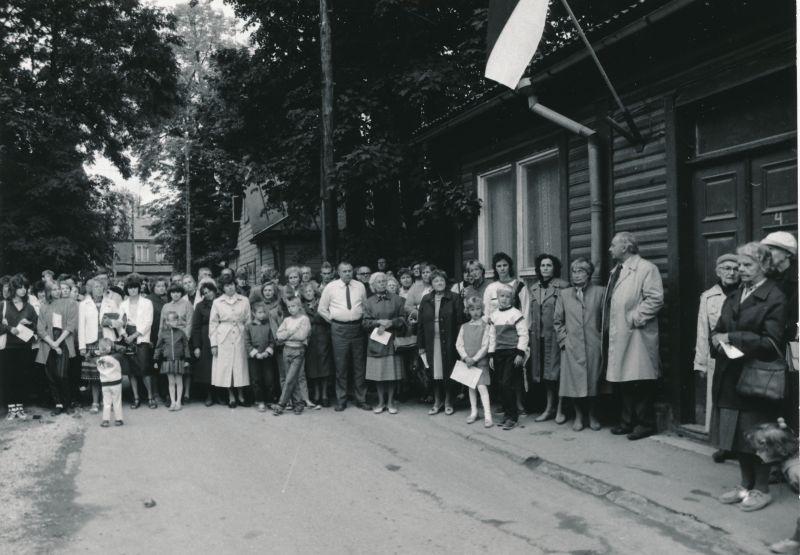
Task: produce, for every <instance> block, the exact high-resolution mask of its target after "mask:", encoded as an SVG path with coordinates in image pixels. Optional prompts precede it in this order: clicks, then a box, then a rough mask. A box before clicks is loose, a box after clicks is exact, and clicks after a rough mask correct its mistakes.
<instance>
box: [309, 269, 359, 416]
mask: <svg viewBox="0 0 800 555" xmlns="http://www.w3.org/2000/svg"><path fill="white" fill-rule="evenodd" d="M366 300H367V290H366V289H365V288H364V285H363V284H362V283H361V282H359V281H357V280H354V279H353V265H352V264H350V263H349V262H340V263H339V279H336V280H334V281H332V282H330V283H329V284H328V285H326V286H325V289H323V290H322V296H321V297H320V300H319V309H318V310H319V314H320V315H321V316H322V317H323V318H325V320H327V321H328V322H330V324H331V343H332V346H333V361H334V364H335V365H336V409H335V410H337V411H342V410H344V409H345V408H347V372H348V370H349V369H350V368H352V369H353V389H354V390H355V396H356V406H357V407H358V408H361V409H364V410H372V407H370V406H369V405H368V404H367V403H366V395H367V386H366V380H365V376H366V373H367V352H366V348H365V341H364V329H363V327H362V325H361V320H362V317H363V315H364V301H366Z"/></svg>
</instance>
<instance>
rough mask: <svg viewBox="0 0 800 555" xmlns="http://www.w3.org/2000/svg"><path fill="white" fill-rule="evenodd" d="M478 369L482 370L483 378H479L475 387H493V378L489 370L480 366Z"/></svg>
mask: <svg viewBox="0 0 800 555" xmlns="http://www.w3.org/2000/svg"><path fill="white" fill-rule="evenodd" d="M478 368H480V369H481V377H480V378H478V383H477V384H475V387H478V386H479V385H492V378H491V376H490V375H489V368H488V367H483V366H478Z"/></svg>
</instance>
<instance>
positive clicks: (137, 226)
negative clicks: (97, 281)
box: [113, 202, 172, 277]
mask: <svg viewBox="0 0 800 555" xmlns="http://www.w3.org/2000/svg"><path fill="white" fill-rule="evenodd" d="M153 220H154V219H153V217H152V216H150V215H148V214H147V204H142V203H141V202H137V207H136V211H135V217H134V221H133V242H131V241H130V240H125V241H115V242H114V267H113V271H114V274H115V275H116V276H117V277H125V276H127V275H128V274H130V273H131V271H134V272H136V273H137V274H141V275H143V276H168V275H170V274H171V273H172V264H170V263H169V262H168V261H167V260H165V259H164V253H163V252H162V251H161V247H160V246H159V245H158V244H157V243H156V242H155V239H154V238H153V234H152V233H151V232H150V229H149V228H148V226H149V225H151V224H152V223H153ZM132 259H133V260H132ZM131 263H133V270H132V269H131Z"/></svg>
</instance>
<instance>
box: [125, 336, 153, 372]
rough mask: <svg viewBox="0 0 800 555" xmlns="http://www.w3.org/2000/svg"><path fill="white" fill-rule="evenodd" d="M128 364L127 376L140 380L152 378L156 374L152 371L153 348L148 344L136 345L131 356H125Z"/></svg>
mask: <svg viewBox="0 0 800 555" xmlns="http://www.w3.org/2000/svg"><path fill="white" fill-rule="evenodd" d="M125 359H126V360H127V362H128V365H127V366H128V368H127V370H128V375H129V376H135V377H137V378H141V377H143V376H152V375H154V374H156V373H157V372H156V371H154V370H153V346H152V345H150V343H138V344H137V345H136V348H135V350H134V353H133V355H127V354H126V355H125ZM124 370H125V368H124V367H123V371H124Z"/></svg>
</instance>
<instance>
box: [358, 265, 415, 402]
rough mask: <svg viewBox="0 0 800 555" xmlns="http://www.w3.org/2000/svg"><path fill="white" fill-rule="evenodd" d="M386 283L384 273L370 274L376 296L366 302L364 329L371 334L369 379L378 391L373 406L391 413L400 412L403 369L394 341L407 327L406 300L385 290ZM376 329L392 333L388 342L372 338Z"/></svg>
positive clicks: (370, 284) (371, 285)
mask: <svg viewBox="0 0 800 555" xmlns="http://www.w3.org/2000/svg"><path fill="white" fill-rule="evenodd" d="M386 282H387V277H386V274H384V273H383V272H375V273H374V274H372V275H371V276H370V278H369V286H370V289H372V292H373V293H374V295H372V296H371V297H368V298H367V301H366V302H365V303H364V319H363V321H362V322H363V326H364V329H365V330H366V332H367V333H368V334H370V335H368V337H369V339H368V340H367V374H366V378H367V379H368V380H372V381H374V382H375V387H376V389H377V390H378V403H377V404H376V405H375V408H374V409H373V412H374V413H375V414H380V413H382V412H383V411H384V410H388V411H389V414H397V408H396V407H395V404H394V391H395V384H396V383H397V381H398V380H399V379H400V378H401V377H402V372H403V359H402V356H401V355H400V354H399V353H398V352H397V351H396V350H395V341H396V337H397V336H398V335H403V334H404V332H405V329H406V319H405V302H404V301H403V299H402V298H401V297H399V296H398V295H395V294H393V293H389V292H387V291H386ZM375 329H377V330H378V334H379V335H380V336H383V337H386V335H384V334H386V333H387V332H388V334H390V335H389V337H388V338H387V341H386V342H385V343H383V342H381V341H378V340H376V339H373V338H372V336H371V334H372V333H373V331H374V330H375ZM384 395H385V396H386V403H385V404H384Z"/></svg>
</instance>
